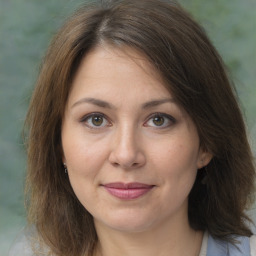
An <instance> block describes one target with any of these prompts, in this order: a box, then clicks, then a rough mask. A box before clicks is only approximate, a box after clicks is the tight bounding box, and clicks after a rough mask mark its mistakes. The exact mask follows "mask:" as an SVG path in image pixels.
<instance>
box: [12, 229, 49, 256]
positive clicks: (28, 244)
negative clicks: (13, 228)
mask: <svg viewBox="0 0 256 256" xmlns="http://www.w3.org/2000/svg"><path fill="white" fill-rule="evenodd" d="M39 240H40V239H39V238H38V233H37V232H36V231H35V229H34V228H31V229H24V230H23V231H22V233H20V234H19V235H18V236H17V238H16V240H15V241H14V243H13V245H12V246H11V249H10V251H9V254H8V256H37V255H40V256H43V255H49V250H47V247H46V246H44V245H42V242H39Z"/></svg>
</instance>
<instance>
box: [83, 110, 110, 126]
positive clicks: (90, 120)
mask: <svg viewBox="0 0 256 256" xmlns="http://www.w3.org/2000/svg"><path fill="white" fill-rule="evenodd" d="M81 122H82V123H84V124H85V125H86V126H87V127H89V128H91V129H99V128H104V127H108V126H111V123H110V122H109V121H108V119H107V118H106V117H105V115H103V114H101V113H92V114H88V115H86V116H85V117H84V118H82V119H81Z"/></svg>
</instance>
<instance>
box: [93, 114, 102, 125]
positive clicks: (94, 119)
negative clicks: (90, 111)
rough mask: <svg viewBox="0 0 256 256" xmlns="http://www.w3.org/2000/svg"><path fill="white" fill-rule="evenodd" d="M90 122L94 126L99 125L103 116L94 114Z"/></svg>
mask: <svg viewBox="0 0 256 256" xmlns="http://www.w3.org/2000/svg"><path fill="white" fill-rule="evenodd" d="M92 123H93V124H94V125H95V126H100V125H101V124H102V123H103V118H102V117H101V116H94V117H93V119H92Z"/></svg>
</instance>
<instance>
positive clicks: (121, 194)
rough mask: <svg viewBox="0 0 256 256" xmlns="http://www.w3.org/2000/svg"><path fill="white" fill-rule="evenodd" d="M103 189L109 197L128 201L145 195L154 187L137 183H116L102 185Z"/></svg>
mask: <svg viewBox="0 0 256 256" xmlns="http://www.w3.org/2000/svg"><path fill="white" fill-rule="evenodd" d="M103 187H104V188H105V189H106V190H107V191H108V192H109V193H110V194H111V195H113V196H115V197H117V198H119V199H124V200H130V199H136V198H139V197H141V196H143V195H145V194H146V193H147V192H149V191H150V190H151V189H152V188H153V187H154V185H148V184H143V183H137V182H134V183H122V182H116V183H108V184H104V185H103Z"/></svg>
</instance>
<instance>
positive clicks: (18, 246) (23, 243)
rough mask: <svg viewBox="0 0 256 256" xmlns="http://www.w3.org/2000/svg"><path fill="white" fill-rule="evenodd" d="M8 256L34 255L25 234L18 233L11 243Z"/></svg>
mask: <svg viewBox="0 0 256 256" xmlns="http://www.w3.org/2000/svg"><path fill="white" fill-rule="evenodd" d="M8 256H34V253H33V251H32V247H31V243H30V239H29V238H28V237H27V236H26V235H25V234H21V235H19V236H18V238H17V239H16V241H15V242H14V243H13V245H12V247H11V249H10V251H9V254H8Z"/></svg>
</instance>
